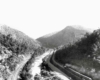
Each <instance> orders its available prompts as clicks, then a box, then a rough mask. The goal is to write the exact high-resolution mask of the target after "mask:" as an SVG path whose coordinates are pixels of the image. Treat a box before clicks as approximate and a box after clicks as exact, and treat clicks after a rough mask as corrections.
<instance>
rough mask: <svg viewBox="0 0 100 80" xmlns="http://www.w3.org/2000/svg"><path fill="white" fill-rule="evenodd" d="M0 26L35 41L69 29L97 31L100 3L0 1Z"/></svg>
mask: <svg viewBox="0 0 100 80" xmlns="http://www.w3.org/2000/svg"><path fill="white" fill-rule="evenodd" d="M0 24H1V25H3V24H4V25H7V26H9V27H11V28H14V29H17V30H20V31H22V32H24V33H25V34H27V35H28V36H30V37H32V38H34V39H36V38H38V37H40V36H43V35H46V34H48V33H52V32H55V31H59V30H61V29H63V28H65V27H66V26H69V25H80V26H82V27H84V28H89V29H93V30H94V29H98V28H100V0H0Z"/></svg>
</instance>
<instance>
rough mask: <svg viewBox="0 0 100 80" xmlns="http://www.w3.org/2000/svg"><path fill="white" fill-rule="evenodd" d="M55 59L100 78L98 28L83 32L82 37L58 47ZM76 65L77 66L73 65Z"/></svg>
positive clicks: (99, 39)
mask: <svg viewBox="0 0 100 80" xmlns="http://www.w3.org/2000/svg"><path fill="white" fill-rule="evenodd" d="M55 59H56V60H57V62H59V63H60V64H62V65H67V64H70V65H71V66H72V67H73V66H74V69H76V70H78V71H80V72H82V73H84V74H87V75H89V76H92V78H93V79H94V80H99V79H100V76H99V75H100V30H96V31H94V32H93V33H91V34H85V36H84V37H83V38H81V39H80V40H78V41H77V42H75V43H74V44H72V45H71V44H69V45H68V46H64V47H63V48H61V49H59V50H57V51H56V53H55ZM75 66H77V67H75Z"/></svg>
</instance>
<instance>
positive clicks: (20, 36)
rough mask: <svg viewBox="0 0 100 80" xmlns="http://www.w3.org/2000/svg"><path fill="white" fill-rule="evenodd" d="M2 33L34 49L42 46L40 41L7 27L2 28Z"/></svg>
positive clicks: (0, 31)
mask: <svg viewBox="0 0 100 80" xmlns="http://www.w3.org/2000/svg"><path fill="white" fill-rule="evenodd" d="M0 33H2V34H4V35H11V37H12V38H13V39H14V40H17V41H18V42H19V43H25V44H26V45H27V47H30V48H33V49H35V48H38V47H39V46H40V43H39V42H38V41H36V40H34V39H32V38H30V37H28V36H27V35H26V34H24V33H23V32H21V31H18V30H15V29H13V28H10V27H8V26H6V25H2V26H0Z"/></svg>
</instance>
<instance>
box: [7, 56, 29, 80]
mask: <svg viewBox="0 0 100 80" xmlns="http://www.w3.org/2000/svg"><path fill="white" fill-rule="evenodd" d="M30 58H31V56H30V55H29V56H27V57H24V60H23V61H22V62H21V63H20V64H19V66H17V68H16V70H15V71H14V72H13V73H12V74H11V75H10V77H9V78H8V79H7V80H17V78H18V76H19V73H20V71H21V70H22V68H23V67H24V65H25V64H26V62H27V61H28V60H29V59H30Z"/></svg>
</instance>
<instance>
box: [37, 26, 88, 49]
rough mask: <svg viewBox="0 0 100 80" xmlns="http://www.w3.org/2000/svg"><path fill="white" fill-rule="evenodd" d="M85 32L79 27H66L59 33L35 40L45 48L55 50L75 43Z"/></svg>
mask: <svg viewBox="0 0 100 80" xmlns="http://www.w3.org/2000/svg"><path fill="white" fill-rule="evenodd" d="M86 32H88V31H87V30H85V29H83V28H81V27H77V26H75V27H74V26H67V27H66V28H64V29H63V30H61V31H59V32H56V33H53V34H48V35H46V36H43V37H40V38H38V39H37V40H38V41H40V42H41V44H42V45H43V46H45V47H47V48H55V47H58V46H61V45H67V44H69V43H73V42H75V41H77V40H78V39H80V38H81V37H83V36H84V34H85V33H86Z"/></svg>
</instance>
